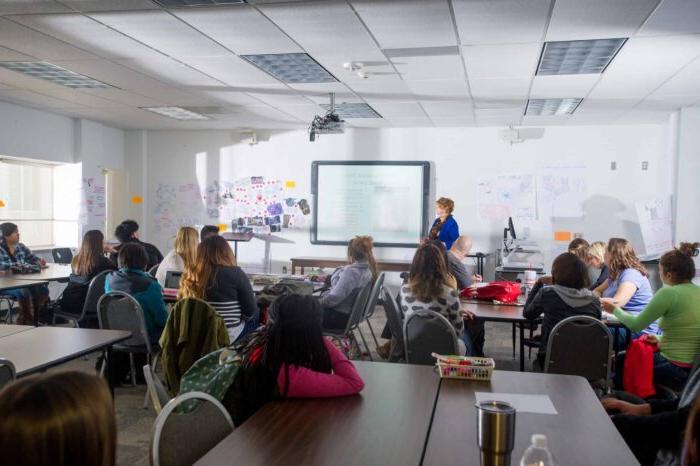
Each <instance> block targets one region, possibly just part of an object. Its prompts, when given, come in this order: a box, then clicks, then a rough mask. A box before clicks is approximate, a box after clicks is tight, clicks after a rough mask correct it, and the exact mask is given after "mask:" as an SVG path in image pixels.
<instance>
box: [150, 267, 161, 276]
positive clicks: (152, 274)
mask: <svg viewBox="0 0 700 466" xmlns="http://www.w3.org/2000/svg"><path fill="white" fill-rule="evenodd" d="M159 265H160V264H156V265H154V266H153V267H151V268H150V269H148V275H150V276H151V277H153V278H156V272H157V271H158V266H159Z"/></svg>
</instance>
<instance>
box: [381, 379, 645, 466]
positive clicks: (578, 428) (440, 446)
mask: <svg viewBox="0 0 700 466" xmlns="http://www.w3.org/2000/svg"><path fill="white" fill-rule="evenodd" d="M475 392H498V393H519V394H533V395H548V396H549V397H550V399H551V400H552V403H553V404H554V407H555V408H556V410H557V412H558V414H557V415H548V414H533V413H525V412H519V413H517V414H516V422H515V425H516V428H515V448H514V450H513V453H512V456H511V464H512V465H514V466H516V465H518V464H519V462H520V458H521V457H522V455H523V453H524V451H525V449H526V448H527V447H528V446H529V445H530V437H531V436H532V434H545V435H546V436H547V443H548V445H549V449H550V451H551V452H552V454H553V455H554V456H555V461H557V464H565V465H567V466H579V465H580V466H589V465H604V464H609V465H615V466H627V465H630V466H631V465H639V463H638V462H637V460H636V459H635V457H634V455H633V454H632V452H631V451H630V450H629V448H628V447H627V445H626V444H625V441H624V440H623V439H622V437H621V436H620V434H619V433H618V432H617V429H616V428H615V426H614V425H613V423H612V422H610V418H609V417H608V415H607V414H606V413H605V411H604V410H603V408H602V406H601V404H600V401H598V399H597V398H596V396H595V394H594V393H593V390H591V387H590V385H589V384H588V382H586V380H585V379H583V378H582V377H574V376H570V375H556V374H533V373H520V372H505V371H495V372H494V374H493V378H492V380H491V381H490V382H475V381H464V380H447V379H445V380H443V381H442V383H441V385H440V395H439V397H438V402H437V405H436V407H435V413H434V416H433V419H434V420H433V423H432V427H431V429H430V436H429V438H428V441H427V444H426V451H425V457H424V460H423V464H425V465H440V466H450V465H455V466H456V465H460V466H461V465H467V464H468V465H478V464H480V451H479V447H478V445H477V442H476V409H475V408H474V404H475V395H474V393H475ZM387 445H389V444H387Z"/></svg>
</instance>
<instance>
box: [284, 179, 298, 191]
mask: <svg viewBox="0 0 700 466" xmlns="http://www.w3.org/2000/svg"><path fill="white" fill-rule="evenodd" d="M284 187H285V188H287V189H292V188H296V187H297V182H296V181H292V180H287V181H285V182H284Z"/></svg>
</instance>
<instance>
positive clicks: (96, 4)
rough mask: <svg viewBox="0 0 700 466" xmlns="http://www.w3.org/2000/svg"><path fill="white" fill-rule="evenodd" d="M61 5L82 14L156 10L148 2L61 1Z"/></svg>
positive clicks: (120, 0) (113, 0) (150, 2)
mask: <svg viewBox="0 0 700 466" xmlns="http://www.w3.org/2000/svg"><path fill="white" fill-rule="evenodd" d="M61 3H63V4H65V5H67V6H69V7H71V8H73V9H75V10H77V11H83V12H92V11H110V10H111V11H124V10H157V9H158V6H157V5H156V4H155V3H153V2H152V1H150V0H109V1H105V0H61Z"/></svg>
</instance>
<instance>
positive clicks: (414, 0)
mask: <svg viewBox="0 0 700 466" xmlns="http://www.w3.org/2000/svg"><path fill="white" fill-rule="evenodd" d="M352 4H353V6H354V7H355V11H357V13H358V14H359V15H360V17H361V18H362V20H363V21H364V23H365V24H366V25H367V27H368V28H369V30H370V32H371V33H372V35H373V36H374V38H375V39H377V42H379V45H380V46H381V47H382V48H383V49H393V48H411V47H440V46H446V45H455V44H456V43H457V39H456V37H455V34H454V25H453V23H452V15H451V14H450V8H449V5H448V3H447V1H446V0H402V1H400V2H396V1H394V2H378V1H376V0H354V1H352Z"/></svg>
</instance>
